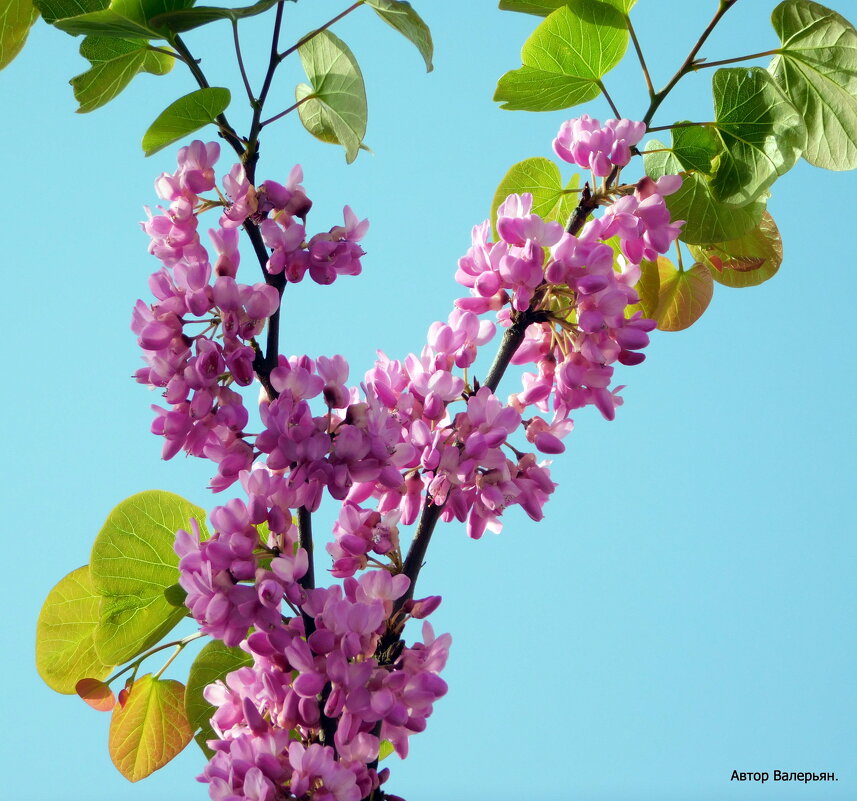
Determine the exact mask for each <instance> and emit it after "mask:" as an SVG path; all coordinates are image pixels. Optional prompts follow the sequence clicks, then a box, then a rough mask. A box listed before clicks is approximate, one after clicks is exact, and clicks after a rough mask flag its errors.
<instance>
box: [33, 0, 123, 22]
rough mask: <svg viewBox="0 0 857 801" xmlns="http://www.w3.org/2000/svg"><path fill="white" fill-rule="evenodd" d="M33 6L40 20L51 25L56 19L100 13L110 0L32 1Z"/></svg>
mask: <svg viewBox="0 0 857 801" xmlns="http://www.w3.org/2000/svg"><path fill="white" fill-rule="evenodd" d="M33 5H35V7H36V8H37V9H38V11H39V13H40V14H41V15H42V19H43V20H44V21H45V22H47V23H48V24H49V25H53V24H54V23H55V22H56V21H57V20H58V19H65V18H66V17H79V16H80V15H81V14H88V13H90V12H92V11H101V10H103V9H105V8H107V7H108V6H109V5H110V0H33Z"/></svg>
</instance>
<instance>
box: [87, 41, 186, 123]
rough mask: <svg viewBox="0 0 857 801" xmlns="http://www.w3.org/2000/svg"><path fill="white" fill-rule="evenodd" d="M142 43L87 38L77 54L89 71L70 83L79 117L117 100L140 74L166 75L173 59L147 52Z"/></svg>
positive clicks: (143, 42)
mask: <svg viewBox="0 0 857 801" xmlns="http://www.w3.org/2000/svg"><path fill="white" fill-rule="evenodd" d="M147 46H148V43H147V41H146V40H145V39H120V38H114V37H102V36H87V37H86V38H85V39H84V40H83V42H82V43H81V45H80V54H81V55H82V56H83V57H84V58H86V59H88V60H89V61H90V63H91V64H92V68H91V69H89V70H87V71H86V72H84V73H81V74H80V75H78V76H77V77H75V78H72V79H71V85H72V88H73V89H74V96H75V99H76V100H77V102H78V103H80V108H78V110H77V111H78V113H81V114H82V113H85V112H87V111H92V110H94V109H96V108H99V107H100V106H103V105H104V104H105V103H109V102H110V101H111V100H112V99H113V98H114V97H116V96H117V95H118V94H119V93H120V92H121V91H122V90H123V89H124V88H125V87H126V86H127V85H128V84H129V83H130V82H131V79H132V78H133V77H134V76H135V75H137V74H138V73H140V72H149V73H151V74H152V75H166V74H167V73H168V72H169V71H170V70H171V69H172V68H173V64H174V63H175V59H174V58H173V57H172V56H168V55H166V54H165V53H156V52H154V51H152V50H149V49H147Z"/></svg>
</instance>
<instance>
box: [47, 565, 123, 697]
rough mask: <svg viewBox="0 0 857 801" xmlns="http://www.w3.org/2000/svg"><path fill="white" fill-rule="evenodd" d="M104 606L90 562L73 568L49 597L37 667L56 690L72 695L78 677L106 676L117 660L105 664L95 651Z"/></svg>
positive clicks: (49, 685)
mask: <svg viewBox="0 0 857 801" xmlns="http://www.w3.org/2000/svg"><path fill="white" fill-rule="evenodd" d="M100 606H101V595H100V594H99V593H98V592H97V591H96V589H95V587H94V586H93V583H92V576H91V575H90V572H89V565H84V566H83V567H79V568H78V569H77V570H73V571H72V572H71V573H69V574H68V575H67V576H66V577H65V578H63V579H62V580H61V581H59V582H58V583H57V585H56V586H55V587H54V588H53V589H52V590H51V591H50V592H49V593H48V597H47V598H45V602H44V604H42V610H41V612H40V613H39V619H38V621H37V623H36V669H37V670H38V671H39V675H40V676H41V677H42V679H43V680H44V682H45V684H47V685H48V687H50V688H51V689H52V690H56V692H58V693H64V694H66V695H71V694H72V693H74V692H75V686H76V684H77V682H78V681H80V680H81V679H85V678H94V679H104V678H106V677H107V676H108V675H109V673H110V670H111V668H112V666H113V665H114V664H116V663H115V662H113V663H110V664H105V662H104V661H103V660H102V659H101V658H100V657H99V656H98V654H97V653H96V651H95V632H96V629H97V628H98V621H99V609H100Z"/></svg>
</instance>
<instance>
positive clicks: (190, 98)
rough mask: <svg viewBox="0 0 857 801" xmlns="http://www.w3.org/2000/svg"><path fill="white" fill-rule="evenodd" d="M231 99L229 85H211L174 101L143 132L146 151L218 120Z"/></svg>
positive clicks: (158, 147) (161, 146) (163, 146)
mask: <svg viewBox="0 0 857 801" xmlns="http://www.w3.org/2000/svg"><path fill="white" fill-rule="evenodd" d="M231 99H232V96H231V94H230V93H229V90H228V89H222V88H220V87H217V86H213V87H210V88H208V89H197V90H196V91H195V92H191V93H190V94H187V95H185V96H184V97H180V98H179V99H178V100H176V101H175V102H174V103H170V105H168V106H167V107H166V108H165V109H164V110H163V111H162V112H161V113H160V114H159V115H158V117H157V119H156V120H155V121H154V122H153V123H152V124H151V125H150V126H149V130H147V131H146V133H145V134H144V135H143V142H142V145H143V152H144V153H145V154H146V155H147V156H151V155H152V154H153V153H157V152H158V151H159V150H162V149H163V148H165V147H167V145H171V144H172V143H173V142H177V141H178V140H179V139H183V138H184V137H185V136H187V135H188V134H192V133H193V132H194V131H198V130H199V129H200V128H202V127H204V126H206V125H208V124H209V123H210V122H214V121H215V120H216V119H217V117H218V116H219V115H220V114H222V113H223V112H224V111H226V107H227V106H228V105H229V101H230V100H231Z"/></svg>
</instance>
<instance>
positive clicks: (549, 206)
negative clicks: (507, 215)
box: [490, 158, 580, 232]
mask: <svg viewBox="0 0 857 801" xmlns="http://www.w3.org/2000/svg"><path fill="white" fill-rule="evenodd" d="M579 183H580V177H579V176H578V175H574V176H572V178H571V180H570V181H569V182H568V184H567V185H566V187H565V189H563V186H562V177H561V176H560V173H559V167H557V166H556V164H554V162H552V161H550V160H549V159H545V158H532V159H524V160H523V161H519V162H518V163H517V164H515V165H513V166H512V167H510V168H509V171H508V172H507V173H506V175H504V176H503V180H502V181H500V185H499V186H498V187H497V191H496V192H495V193H494V199H493V200H492V201H491V217H490V219H491V225H492V226H495V229H494V230H495V232H496V224H497V209H498V208H499V207H500V204H502V203H503V201H504V200H506V198H507V197H508V196H509V195H511V194H518V195H521V194H523V193H524V192H529V193H530V194H531V195H532V196H533V214H538V215H539V216H541V217H542V218H543V219H545V220H553V221H555V222H560V223H562V224H563V225H565V224H566V223H567V222H568V218H569V217H570V216H571V213H572V212H573V211H574V208H575V206H577V201H578V197H579V195H578V194H576V193H573V192H571V191H570V190H573V189H576V188H577V186H578V184H579Z"/></svg>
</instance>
